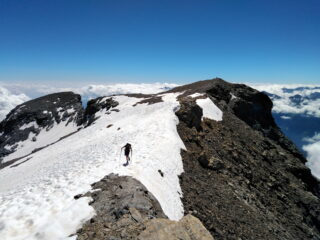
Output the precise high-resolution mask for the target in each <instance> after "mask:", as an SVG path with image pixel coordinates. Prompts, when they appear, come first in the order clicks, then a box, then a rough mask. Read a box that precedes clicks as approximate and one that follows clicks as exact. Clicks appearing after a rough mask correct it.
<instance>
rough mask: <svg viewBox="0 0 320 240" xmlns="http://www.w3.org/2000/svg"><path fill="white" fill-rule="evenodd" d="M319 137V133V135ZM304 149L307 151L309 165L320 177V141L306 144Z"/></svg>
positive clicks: (315, 174)
mask: <svg viewBox="0 0 320 240" xmlns="http://www.w3.org/2000/svg"><path fill="white" fill-rule="evenodd" d="M316 138H317V139H319V134H318V137H316ZM302 148H303V150H304V151H306V152H307V159H308V162H307V164H306V165H307V166H308V167H309V168H310V169H311V172H312V174H313V175H314V176H315V177H317V178H318V179H320V141H317V142H313V143H311V144H308V145H304V146H303V147H302Z"/></svg>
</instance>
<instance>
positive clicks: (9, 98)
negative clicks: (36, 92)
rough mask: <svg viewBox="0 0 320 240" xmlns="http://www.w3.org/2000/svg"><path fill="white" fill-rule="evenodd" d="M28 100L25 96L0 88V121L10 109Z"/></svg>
mask: <svg viewBox="0 0 320 240" xmlns="http://www.w3.org/2000/svg"><path fill="white" fill-rule="evenodd" d="M29 99H30V98H29V97H28V96H26V95H25V94H13V93H11V92H10V91H9V90H8V89H6V88H4V87H1V86H0V121H1V120H2V119H4V118H5V117H6V115H7V114H8V113H9V112H10V110H11V109H13V108H14V107H15V106H17V105H19V104H21V103H23V102H25V101H28V100H29Z"/></svg>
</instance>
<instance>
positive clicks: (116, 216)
mask: <svg viewBox="0 0 320 240" xmlns="http://www.w3.org/2000/svg"><path fill="white" fill-rule="evenodd" d="M93 189H94V190H97V191H94V192H92V193H88V194H86V195H85V196H91V197H92V198H93V201H92V203H91V205H92V207H93V208H94V209H95V210H96V213H97V214H96V216H95V217H94V218H93V219H91V220H90V221H88V222H87V223H86V224H85V225H84V226H83V227H82V229H80V230H78V232H77V235H78V237H77V239H78V240H89V239H90V240H105V239H113V240H120V239H141V240H144V239H145V240H147V239H154V240H157V239H159V240H160V239H166V240H168V239H181V240H182V239H183V240H189V239H190V240H191V239H194V240H198V239H199V240H207V239H208V240H211V239H212V237H211V235H210V233H209V232H208V231H207V230H206V229H205V228H204V227H203V225H202V224H201V222H200V221H199V220H198V219H197V218H195V217H192V216H187V217H184V218H183V219H182V220H181V221H179V222H174V221H170V220H168V219H166V218H167V217H166V216H165V214H164V213H163V211H162V209H161V207H160V204H159V203H158V201H157V200H156V199H155V197H154V196H153V195H152V194H151V193H150V192H148V190H147V189H146V188H145V187H144V186H143V185H142V184H141V183H140V182H139V181H137V180H135V179H133V178H131V177H124V176H121V177H120V176H117V175H114V174H111V175H108V176H106V177H104V178H103V179H102V180H101V181H99V182H97V183H95V184H93ZM77 197H79V196H77Z"/></svg>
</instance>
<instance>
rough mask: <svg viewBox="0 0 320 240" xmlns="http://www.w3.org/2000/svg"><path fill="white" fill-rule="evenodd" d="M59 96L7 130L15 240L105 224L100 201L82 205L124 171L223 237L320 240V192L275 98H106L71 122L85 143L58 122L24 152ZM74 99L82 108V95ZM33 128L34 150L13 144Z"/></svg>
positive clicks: (5, 162)
mask: <svg viewBox="0 0 320 240" xmlns="http://www.w3.org/2000/svg"><path fill="white" fill-rule="evenodd" d="M59 94H60V93H58V94H56V95H55V97H57V98H59ZM70 94H71V93H68V94H67V95H68V96H71V95H70ZM50 98H52V96H51V95H48V96H46V97H43V98H41V99H37V100H35V101H36V102H38V104H37V105H36V106H34V108H32V109H30V111H29V112H30V116H31V119H32V120H30V121H29V118H27V119H28V121H25V120H24V119H25V118H21V119H22V120H21V121H20V120H19V119H20V118H19V119H18V120H17V122H15V123H14V124H12V126H14V127H13V128H12V129H13V130H10V131H8V130H7V131H5V130H3V129H5V127H3V126H8V123H9V122H10V119H11V117H10V116H13V115H15V114H16V113H17V112H18V113H19V109H20V107H21V106H20V107H17V108H16V109H15V110H13V111H12V112H11V113H10V114H9V115H8V117H7V118H6V119H5V120H4V121H3V122H2V123H1V126H2V128H0V134H2V135H1V139H5V141H2V142H0V144H2V145H1V146H3V148H10V151H11V152H3V153H2V156H1V157H2V158H3V159H2V164H1V165H0V166H2V168H3V169H1V170H0V193H1V195H0V216H1V218H0V234H1V236H2V237H3V238H4V239H47V240H50V239H66V238H67V236H69V235H70V234H74V233H75V232H76V229H78V228H79V227H81V225H82V224H83V223H84V222H85V221H87V220H89V219H90V218H92V217H93V216H94V215H95V211H94V209H93V208H92V207H91V206H89V204H88V203H89V202H90V201H91V198H90V197H82V198H80V199H77V200H75V199H74V196H75V195H79V194H84V193H86V192H88V191H90V190H91V184H92V183H94V182H98V181H99V180H100V179H102V178H103V177H104V176H106V175H109V174H112V173H114V174H118V175H119V176H131V177H133V178H135V179H137V180H138V181H140V182H141V183H142V184H143V185H144V186H145V187H146V188H147V189H148V191H150V192H151V193H152V195H153V196H154V197H155V198H156V199H157V201H158V202H159V204H160V206H161V208H162V210H163V212H164V214H165V215H166V216H168V217H169V219H171V220H179V219H181V218H182V217H183V216H184V215H187V214H188V213H191V214H193V215H195V216H196V217H198V218H199V219H200V220H201V221H202V222H203V223H204V225H205V226H206V228H207V229H209V230H210V232H211V234H212V235H213V236H214V237H215V239H319V238H320V227H319V226H320V224H319V223H320V219H319V216H320V200H319V182H318V181H317V180H316V179H315V178H314V177H313V176H312V175H311V173H310V170H309V169H308V168H307V167H306V166H305V165H304V163H305V162H306V160H305V158H304V157H303V156H302V155H301V154H300V153H299V151H298V150H297V149H296V147H295V146H294V145H293V144H292V143H291V141H289V140H288V139H287V138H286V137H285V136H284V135H283V133H282V132H281V131H280V129H279V128H278V127H277V126H276V124H275V122H274V120H273V118H272V115H271V108H272V102H271V101H270V99H269V98H268V97H267V96H266V95H265V94H263V93H260V92H258V91H256V90H254V89H252V88H249V87H247V86H245V85H241V84H229V83H227V82H225V81H223V80H221V79H213V80H208V81H201V82H197V83H193V84H190V85H185V86H180V87H177V88H174V89H172V90H169V91H167V92H164V93H159V94H153V95H143V94H130V95H126V96H125V95H119V96H112V97H99V98H97V99H94V100H92V101H90V102H89V103H88V106H87V108H86V109H85V110H84V109H82V107H79V108H78V107H77V108H76V109H77V110H76V111H71V112H72V113H71V114H74V115H71V116H68V118H66V120H65V121H61V122H60V124H61V123H63V125H62V126H64V127H66V126H67V124H66V123H67V122H70V123H72V124H73V125H74V126H75V128H74V129H73V131H72V132H70V133H73V134H69V132H66V131H61V130H59V128H58V126H59V124H58V123H57V124H56V122H58V121H57V120H56V119H55V120H54V121H53V123H54V124H47V125H44V126H42V127H41V130H40V133H39V134H41V133H42V132H43V133H45V132H47V131H46V128H47V126H52V127H49V128H48V132H50V131H54V132H57V133H59V134H60V135H59V139H56V138H50V139H49V140H50V141H47V142H44V143H45V144H43V145H42V146H44V148H41V149H40V150H39V149H37V151H33V150H32V151H31V152H30V151H29V152H28V153H27V155H24V154H25V153H24V154H20V153H19V149H22V148H23V147H29V146H31V145H30V144H32V143H31V142H32V141H30V136H33V135H34V134H36V133H37V131H34V129H33V128H32V127H29V126H31V124H30V122H31V123H32V122H37V118H35V119H34V118H32V116H37V114H38V112H39V111H40V113H41V111H42V113H43V111H46V110H44V109H42V108H41V107H39V106H43V104H45V103H46V102H50V100H49V99H50ZM71 99H74V100H75V104H76V106H81V102H80V99H79V98H78V96H77V95H73V96H72V97H71ZM51 102H52V101H51ZM52 103H53V102H52ZM25 105H27V106H28V104H27V103H26V104H25ZM22 106H23V105H22ZM68 106H69V105H67V106H66V107H65V108H64V109H63V112H67V113H68V109H69V107H68ZM38 108H39V110H37V111H33V109H38ZM55 109H57V108H55ZM49 110H50V109H49ZM49 110H47V111H49ZM50 111H51V110H50ZM35 112H36V113H35ZM24 115H25V114H24ZM24 115H23V116H24ZM27 115H28V114H27ZM28 116H29V115H28ZM72 117H73V118H72ZM70 119H72V120H70ZM49 122H50V121H49ZM28 124H29V125H28ZM37 124H38V123H37ZM25 125H27V126H28V128H26V127H22V128H23V129H22V130H25V129H27V130H28V131H29V132H26V133H25V136H24V138H23V139H24V140H22V141H20V139H19V138H15V139H16V140H14V139H13V140H12V141H11V142H10V139H11V136H15V135H17V136H19V134H20V131H21V126H25ZM127 142H130V143H131V144H132V146H133V159H132V162H131V163H130V164H129V166H127V167H125V166H123V163H124V162H125V159H124V156H123V155H122V154H123V153H121V152H120V148H121V147H122V146H123V145H125V143H127ZM17 144H18V146H19V148H18V147H17V148H15V147H14V146H15V145H17ZM29 149H32V147H30V148H29ZM18 153H19V154H20V155H18V156H19V157H15V155H14V154H16V155H17V154H18ZM13 156H14V157H13ZM12 160H13V161H12ZM10 161H11V162H10ZM160 222H161V221H160Z"/></svg>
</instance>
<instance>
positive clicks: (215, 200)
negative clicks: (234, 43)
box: [176, 79, 320, 239]
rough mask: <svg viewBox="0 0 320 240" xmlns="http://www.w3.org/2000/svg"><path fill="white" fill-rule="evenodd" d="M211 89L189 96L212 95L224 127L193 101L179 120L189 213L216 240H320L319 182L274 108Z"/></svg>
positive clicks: (238, 90)
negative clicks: (280, 125)
mask: <svg viewBox="0 0 320 240" xmlns="http://www.w3.org/2000/svg"><path fill="white" fill-rule="evenodd" d="M207 84H208V82H199V83H196V84H194V85H192V86H184V89H188V88H189V87H190V88H192V91H195V90H196V89H197V88H198V89H200V90H201V91H204V92H206V94H207V96H208V97H210V99H211V100H212V101H213V102H214V103H215V104H216V105H217V106H218V107H219V108H220V109H222V110H223V120H222V121H212V120H210V119H206V118H205V119H204V120H203V121H201V119H202V116H201V109H199V106H197V104H196V102H197V101H196V100H195V99H190V98H189V97H187V98H181V99H180V104H181V108H180V110H179V111H178V112H177V113H176V114H177V116H178V117H179V120H180V123H179V125H178V132H179V134H180V136H181V138H182V140H183V141H184V143H185V145H186V148H187V151H184V150H182V157H183V166H184V173H183V174H182V176H181V181H180V183H181V188H182V191H183V199H182V200H183V204H184V208H185V212H192V213H193V214H194V215H195V216H197V217H198V218H199V219H200V220H201V221H202V222H203V223H204V224H205V226H206V227H207V228H208V229H209V230H210V232H211V233H212V235H213V236H214V237H215V239H239V238H241V239H319V238H320V225H319V223H320V217H319V216H320V200H319V182H318V181H317V180H316V179H315V178H314V177H313V176H312V175H311V173H310V170H309V169H308V168H307V167H306V166H305V165H304V163H305V161H306V160H305V159H304V158H303V156H302V155H301V154H300V153H299V152H298V151H297V149H296V148H295V146H294V145H293V144H292V143H291V142H290V141H288V140H287V139H286V138H285V136H284V135H283V134H282V133H281V131H280V130H279V129H278V127H277V126H276V125H275V123H274V121H273V118H272V115H271V107H272V103H271V101H270V100H269V99H268V98H267V97H266V95H264V94H262V93H260V92H258V91H255V90H253V89H251V88H248V87H246V86H243V85H238V84H229V83H227V82H224V81H222V80H220V79H217V80H215V81H210V84H212V85H211V86H210V87H209V88H207V89H203V85H207ZM196 109H199V110H198V111H197V110H196ZM196 112H198V114H195V113H196ZM189 119H193V124H190V121H188V120H189Z"/></svg>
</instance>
